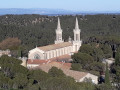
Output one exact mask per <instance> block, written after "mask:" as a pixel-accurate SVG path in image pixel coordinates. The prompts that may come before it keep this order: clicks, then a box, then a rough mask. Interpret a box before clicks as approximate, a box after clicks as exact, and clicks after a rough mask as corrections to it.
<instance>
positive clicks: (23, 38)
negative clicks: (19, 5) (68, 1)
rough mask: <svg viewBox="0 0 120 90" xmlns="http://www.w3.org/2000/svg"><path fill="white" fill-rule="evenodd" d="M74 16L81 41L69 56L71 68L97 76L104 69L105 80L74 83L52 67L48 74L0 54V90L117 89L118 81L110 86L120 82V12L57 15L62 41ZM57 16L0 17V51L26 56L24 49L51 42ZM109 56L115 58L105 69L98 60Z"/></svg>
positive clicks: (71, 24) (69, 34)
mask: <svg viewBox="0 0 120 90" xmlns="http://www.w3.org/2000/svg"><path fill="white" fill-rule="evenodd" d="M76 17H77V18H78V21H79V27H80V29H81V39H82V41H83V43H82V46H81V48H80V50H79V51H78V53H76V54H74V55H72V59H73V61H72V62H71V63H72V68H71V69H73V70H77V71H86V72H90V73H92V74H95V75H97V76H99V75H100V74H99V72H100V71H104V72H105V73H106V75H105V76H106V77H105V78H106V79H105V82H104V83H103V84H99V85H93V84H92V83H91V82H89V81H88V82H87V83H85V82H83V83H76V82H75V81H74V80H73V78H71V77H67V76H66V75H64V73H63V72H62V71H61V70H59V69H57V68H55V67H53V68H52V69H50V71H49V73H45V72H43V71H41V70H28V69H26V68H24V67H22V66H20V65H19V64H20V63H21V62H20V61H19V60H17V59H15V58H12V57H7V56H3V57H1V58H0V66H1V69H0V89H10V88H11V89H25V90H33V88H34V90H73V89H74V90H88V89H89V90H104V89H106V90H114V89H116V88H117V89H119V88H120V85H119V84H117V85H118V86H116V87H113V86H112V83H120V53H119V52H120V15H109V14H108V15H107V14H106V15H104V14H101V15H84V16H82V15H76V16H72V15H64V16H59V18H60V21H61V27H62V29H63V39H64V40H65V41H68V37H69V36H70V37H71V38H73V29H74V28H75V18H76ZM57 18H58V16H42V15H35V14H33V15H3V16H0V50H6V49H10V50H11V52H12V55H13V56H14V57H20V56H27V55H28V51H29V50H31V49H33V48H35V47H36V46H38V47H39V46H44V45H48V44H53V43H54V40H55V29H56V28H57ZM111 57H113V58H115V63H114V64H113V65H112V66H111V67H110V70H107V68H106V67H107V66H105V65H104V64H103V63H102V60H103V59H104V58H111ZM105 68H106V69H105ZM60 75H61V76H60ZM20 78H21V79H20ZM1 81H4V82H1ZM110 81H111V82H110ZM30 86H31V87H30ZM68 87H69V88H68Z"/></svg>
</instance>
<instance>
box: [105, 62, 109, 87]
mask: <svg viewBox="0 0 120 90" xmlns="http://www.w3.org/2000/svg"><path fill="white" fill-rule="evenodd" d="M105 84H106V85H107V86H110V76H109V70H108V63H106V71H105Z"/></svg>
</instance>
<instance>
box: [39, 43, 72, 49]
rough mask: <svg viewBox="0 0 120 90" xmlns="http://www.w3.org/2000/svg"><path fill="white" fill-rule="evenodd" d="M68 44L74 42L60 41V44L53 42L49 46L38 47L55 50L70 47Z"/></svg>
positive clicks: (70, 44)
mask: <svg viewBox="0 0 120 90" xmlns="http://www.w3.org/2000/svg"><path fill="white" fill-rule="evenodd" d="M68 46H72V43H70V42H63V43H59V44H52V45H47V46H42V47H37V48H39V49H40V50H43V51H50V50H55V49H59V48H63V47H68Z"/></svg>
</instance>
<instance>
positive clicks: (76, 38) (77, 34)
mask: <svg viewBox="0 0 120 90" xmlns="http://www.w3.org/2000/svg"><path fill="white" fill-rule="evenodd" d="M73 32H74V41H80V29H79V25H78V19H77V17H76V23H75V29H74V30H73ZM70 41H71V40H70ZM62 42H64V40H63V39H62V29H61V25H60V19H59V17H58V24H57V29H56V40H55V44H58V43H62Z"/></svg>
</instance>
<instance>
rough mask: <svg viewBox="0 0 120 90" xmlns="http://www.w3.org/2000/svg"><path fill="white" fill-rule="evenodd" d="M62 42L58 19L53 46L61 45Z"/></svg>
mask: <svg viewBox="0 0 120 90" xmlns="http://www.w3.org/2000/svg"><path fill="white" fill-rule="evenodd" d="M62 42H64V41H63V40H62V29H61V25H60V19H59V17H58V25H57V29H56V40H55V44H58V43H62Z"/></svg>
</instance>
